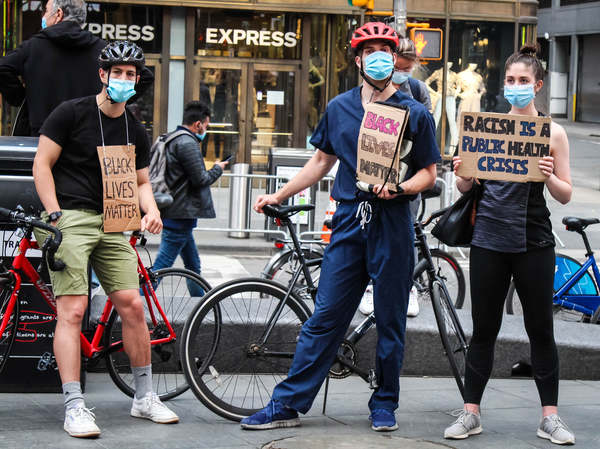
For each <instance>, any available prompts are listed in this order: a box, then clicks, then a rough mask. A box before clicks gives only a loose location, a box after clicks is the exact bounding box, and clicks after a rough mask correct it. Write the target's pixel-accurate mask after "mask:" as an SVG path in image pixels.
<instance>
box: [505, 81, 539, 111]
mask: <svg viewBox="0 0 600 449" xmlns="http://www.w3.org/2000/svg"><path fill="white" fill-rule="evenodd" d="M504 98H506V100H508V102H509V103H510V104H511V105H513V106H515V107H517V108H519V109H523V108H524V107H525V106H527V105H528V104H529V103H531V100H533V99H534V98H535V89H534V88H533V84H525V85H520V86H508V85H505V86H504Z"/></svg>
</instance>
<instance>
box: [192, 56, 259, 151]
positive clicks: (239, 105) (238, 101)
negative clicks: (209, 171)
mask: <svg viewBox="0 0 600 449" xmlns="http://www.w3.org/2000/svg"><path fill="white" fill-rule="evenodd" d="M198 65H199V68H198V70H197V71H196V81H195V82H194V89H193V99H195V100H200V101H202V102H204V103H206V104H207V105H208V106H209V107H210V109H211V111H212V116H211V119H210V127H209V128H208V133H207V136H206V137H205V138H204V140H203V141H202V154H203V155H204V157H205V159H206V160H207V161H215V160H222V159H225V158H226V157H228V156H230V155H232V154H235V155H236V158H238V157H239V156H240V154H241V153H243V151H240V150H242V148H243V145H242V144H243V142H244V136H245V128H244V123H245V120H244V113H243V111H245V110H246V95H245V92H246V89H247V88H246V79H247V70H248V68H247V66H246V65H245V64H236V63H210V62H202V63H199V64H198Z"/></svg>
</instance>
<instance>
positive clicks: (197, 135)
mask: <svg viewBox="0 0 600 449" xmlns="http://www.w3.org/2000/svg"><path fill="white" fill-rule="evenodd" d="M196 137H197V138H198V139H200V140H204V138H205V137H206V131H204V132H203V133H202V134H198V133H196Z"/></svg>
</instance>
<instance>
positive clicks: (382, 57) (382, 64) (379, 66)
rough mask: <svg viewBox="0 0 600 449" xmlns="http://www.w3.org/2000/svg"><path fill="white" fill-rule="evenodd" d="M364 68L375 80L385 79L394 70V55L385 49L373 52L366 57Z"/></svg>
mask: <svg viewBox="0 0 600 449" xmlns="http://www.w3.org/2000/svg"><path fill="white" fill-rule="evenodd" d="M363 70H364V72H365V74H366V75H367V76H368V77H369V78H371V79H373V80H376V81H381V80H384V79H386V78H388V77H389V76H390V75H391V73H392V71H393V70H394V57H393V56H392V55H391V54H390V53H386V52H385V51H376V52H374V53H371V54H370V55H368V56H367V57H366V58H365V62H364V67H363Z"/></svg>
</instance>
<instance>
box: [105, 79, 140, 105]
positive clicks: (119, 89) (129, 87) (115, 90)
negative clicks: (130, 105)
mask: <svg viewBox="0 0 600 449" xmlns="http://www.w3.org/2000/svg"><path fill="white" fill-rule="evenodd" d="M106 91H107V92H108V96H109V97H110V98H111V100H112V101H114V102H116V103H124V102H126V101H127V100H129V99H130V98H131V97H133V96H134V95H135V81H129V80H119V79H115V78H110V79H109V80H108V89H107V90H106Z"/></svg>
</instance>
